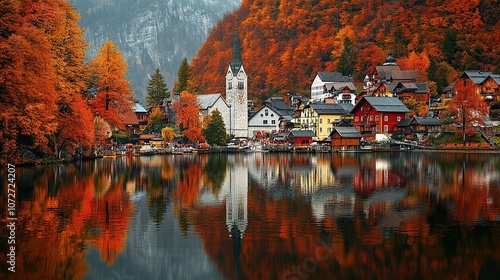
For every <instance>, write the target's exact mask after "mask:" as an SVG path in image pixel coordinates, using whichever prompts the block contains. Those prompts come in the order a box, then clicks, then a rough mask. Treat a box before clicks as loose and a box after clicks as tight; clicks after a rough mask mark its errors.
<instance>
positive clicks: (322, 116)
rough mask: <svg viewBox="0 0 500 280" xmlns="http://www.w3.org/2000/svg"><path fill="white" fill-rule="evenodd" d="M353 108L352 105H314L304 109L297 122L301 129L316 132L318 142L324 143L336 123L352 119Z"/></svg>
mask: <svg viewBox="0 0 500 280" xmlns="http://www.w3.org/2000/svg"><path fill="white" fill-rule="evenodd" d="M352 108H353V105H351V104H325V103H313V104H310V105H308V106H305V107H304V109H303V110H302V112H301V114H300V117H299V118H298V119H296V122H297V123H298V124H299V126H300V128H301V129H308V130H312V131H314V133H315V134H316V137H317V138H318V140H320V141H322V140H325V139H326V138H328V136H329V135H330V133H331V132H332V130H333V123H334V122H335V121H338V120H341V119H349V118H350V119H352V115H350V114H349V112H350V111H351V109H352Z"/></svg>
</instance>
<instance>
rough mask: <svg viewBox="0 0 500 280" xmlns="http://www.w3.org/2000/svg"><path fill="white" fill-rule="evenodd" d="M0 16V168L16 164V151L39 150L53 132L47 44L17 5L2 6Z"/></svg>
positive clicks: (52, 73)
mask: <svg viewBox="0 0 500 280" xmlns="http://www.w3.org/2000/svg"><path fill="white" fill-rule="evenodd" d="M0 7H1V11H2V12H1V14H2V16H0V18H1V19H0V93H1V94H0V164H2V163H5V161H7V160H8V161H9V162H11V163H17V162H19V161H20V160H21V158H20V156H19V154H18V151H19V149H20V148H28V149H36V148H39V149H41V150H42V151H43V150H45V149H46V147H47V144H48V138H47V135H49V134H51V133H53V132H54V131H55V129H56V127H57V120H56V112H57V105H56V102H55V101H56V99H57V92H56V88H55V86H54V85H55V79H56V74H55V69H54V65H53V62H52V60H51V55H50V54H51V48H52V46H51V43H50V41H49V40H47V38H46V36H45V31H44V30H43V29H42V28H39V27H38V26H37V25H35V24H34V23H32V22H30V21H28V20H26V18H23V17H22V15H23V14H24V11H23V10H22V9H23V8H24V7H22V6H21V5H20V4H19V3H18V2H17V1H2V3H1V6H0Z"/></svg>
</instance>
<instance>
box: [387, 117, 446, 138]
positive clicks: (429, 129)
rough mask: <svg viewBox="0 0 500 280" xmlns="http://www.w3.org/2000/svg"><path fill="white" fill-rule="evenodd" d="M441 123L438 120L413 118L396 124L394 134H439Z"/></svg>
mask: <svg viewBox="0 0 500 280" xmlns="http://www.w3.org/2000/svg"><path fill="white" fill-rule="evenodd" d="M441 126H442V123H441V121H440V120H439V119H438V118H423V117H413V118H407V119H404V120H402V121H400V122H399V123H397V124H396V130H397V131H396V133H400V134H405V135H413V134H415V133H426V134H427V133H439V132H441Z"/></svg>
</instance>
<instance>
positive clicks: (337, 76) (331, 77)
mask: <svg viewBox="0 0 500 280" xmlns="http://www.w3.org/2000/svg"><path fill="white" fill-rule="evenodd" d="M318 76H319V78H320V79H321V81H323V82H325V83H328V82H330V83H333V82H352V81H353V80H352V78H351V77H348V76H344V75H342V73H340V72H318Z"/></svg>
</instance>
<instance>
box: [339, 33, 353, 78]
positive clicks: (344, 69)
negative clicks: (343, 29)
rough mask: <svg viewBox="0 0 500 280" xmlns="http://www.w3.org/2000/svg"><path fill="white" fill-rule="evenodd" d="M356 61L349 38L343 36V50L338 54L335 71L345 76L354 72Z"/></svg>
mask: <svg viewBox="0 0 500 280" xmlns="http://www.w3.org/2000/svg"><path fill="white" fill-rule="evenodd" d="M355 61H356V54H355V52H354V47H353V45H352V43H351V41H350V40H349V38H347V37H345V38H344V51H342V55H341V56H340V59H339V63H338V65H337V71H338V72H340V73H342V74H343V75H346V76H351V75H352V74H353V73H354V66H355Z"/></svg>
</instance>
